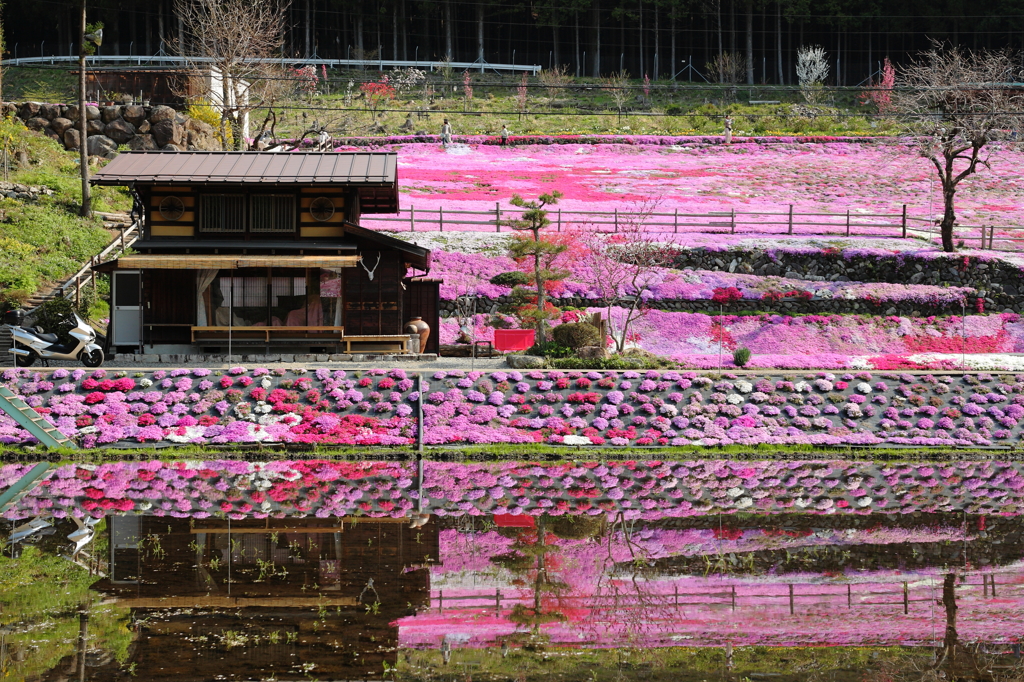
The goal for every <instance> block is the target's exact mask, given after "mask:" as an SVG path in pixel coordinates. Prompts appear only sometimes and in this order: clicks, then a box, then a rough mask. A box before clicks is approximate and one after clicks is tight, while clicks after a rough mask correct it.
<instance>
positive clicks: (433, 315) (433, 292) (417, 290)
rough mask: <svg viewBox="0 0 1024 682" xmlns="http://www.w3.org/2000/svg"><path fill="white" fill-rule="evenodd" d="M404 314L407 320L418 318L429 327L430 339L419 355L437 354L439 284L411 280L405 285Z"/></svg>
mask: <svg viewBox="0 0 1024 682" xmlns="http://www.w3.org/2000/svg"><path fill="white" fill-rule="evenodd" d="M406 286H407V289H406V290H405V313H406V316H407V318H409V317H415V316H417V315H418V316H419V317H422V318H423V321H424V322H426V323H427V324H429V325H430V337H429V338H428V339H427V347H426V348H421V349H420V352H421V353H437V352H438V351H439V350H440V342H439V339H440V337H441V334H440V332H441V330H440V329H439V327H440V326H441V282H440V280H438V281H432V280H425V281H422V280H421V281H417V280H413V281H411V282H408V283H407V284H406Z"/></svg>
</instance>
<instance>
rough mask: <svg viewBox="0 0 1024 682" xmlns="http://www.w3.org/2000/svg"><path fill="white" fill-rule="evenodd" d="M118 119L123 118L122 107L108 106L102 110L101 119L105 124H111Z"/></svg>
mask: <svg viewBox="0 0 1024 682" xmlns="http://www.w3.org/2000/svg"><path fill="white" fill-rule="evenodd" d="M117 118H121V107H110V106H107V107H103V108H101V109H100V119H102V121H103V122H104V123H110V122H111V121H113V120H114V119H117Z"/></svg>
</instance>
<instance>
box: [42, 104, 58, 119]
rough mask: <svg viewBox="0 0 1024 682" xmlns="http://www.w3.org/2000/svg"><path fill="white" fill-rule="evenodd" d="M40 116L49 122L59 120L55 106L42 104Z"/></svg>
mask: <svg viewBox="0 0 1024 682" xmlns="http://www.w3.org/2000/svg"><path fill="white" fill-rule="evenodd" d="M39 115H40V116H42V117H43V118H45V119H46V120H47V121H52V120H53V119H55V118H57V106H56V105H54V104H40V105H39Z"/></svg>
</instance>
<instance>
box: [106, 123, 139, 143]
mask: <svg viewBox="0 0 1024 682" xmlns="http://www.w3.org/2000/svg"><path fill="white" fill-rule="evenodd" d="M103 134H104V135H106V136H107V137H109V138H110V139H111V140H113V141H114V142H116V143H118V144H128V142H130V141H131V139H132V138H133V137H135V126H133V125H132V124H131V123H129V122H128V121H126V120H124V119H123V118H115V119H114V120H113V121H111V122H110V123H108V124H107V125H106V127H105V128H104V129H103Z"/></svg>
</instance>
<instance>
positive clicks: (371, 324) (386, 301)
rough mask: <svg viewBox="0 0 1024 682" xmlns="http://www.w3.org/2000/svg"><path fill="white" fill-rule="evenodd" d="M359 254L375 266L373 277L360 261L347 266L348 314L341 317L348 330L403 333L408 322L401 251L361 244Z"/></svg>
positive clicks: (346, 304) (346, 305) (369, 266)
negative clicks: (405, 314)
mask: <svg viewBox="0 0 1024 682" xmlns="http://www.w3.org/2000/svg"><path fill="white" fill-rule="evenodd" d="M359 254H360V255H361V256H362V257H363V263H364V264H365V265H366V267H367V268H369V269H371V270H373V279H372V280H371V279H370V277H369V276H368V275H367V273H366V270H365V269H363V267H362V266H361V265H357V266H356V267H354V268H345V270H344V277H345V292H344V301H345V317H344V319H343V320H342V324H343V325H344V326H345V334H346V335H350V334H351V335H356V336H358V335H360V334H401V333H402V326H403V324H404V323H405V318H404V316H403V310H402V307H403V306H402V303H403V298H404V297H403V296H402V277H403V276H404V275H405V268H404V267H403V265H402V260H401V258H400V257H399V253H398V252H397V251H381V250H379V249H378V250H372V249H363V248H360V250H359ZM378 255H380V263H379V264H378V263H377V256H378ZM374 266H376V267H374Z"/></svg>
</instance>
